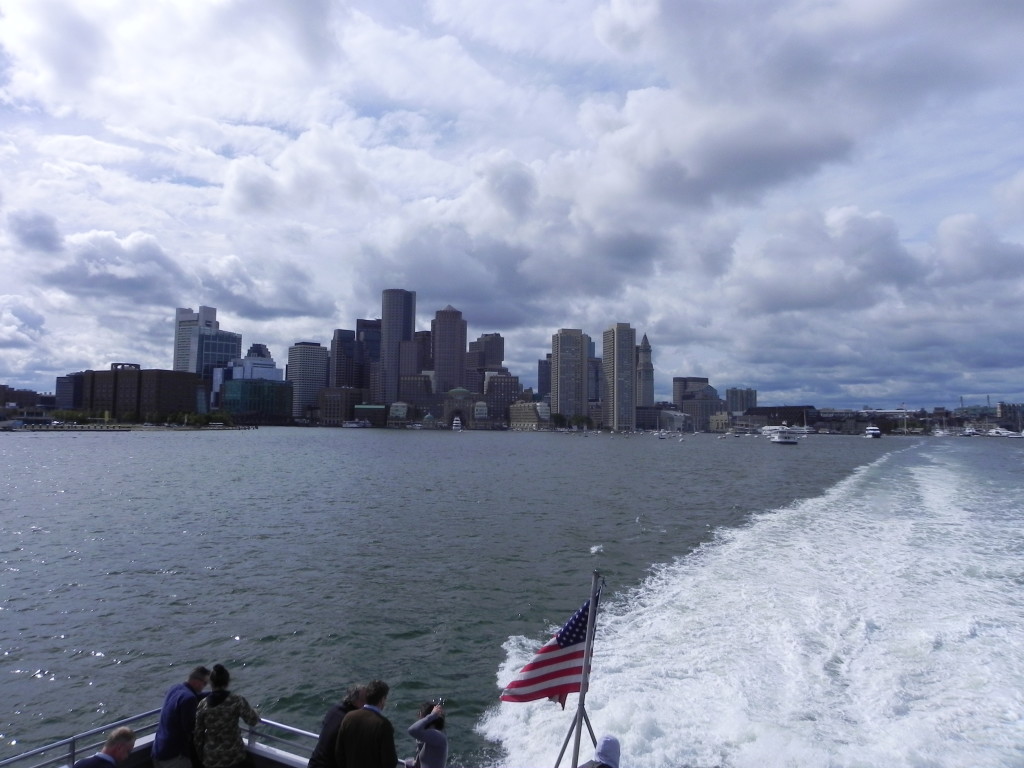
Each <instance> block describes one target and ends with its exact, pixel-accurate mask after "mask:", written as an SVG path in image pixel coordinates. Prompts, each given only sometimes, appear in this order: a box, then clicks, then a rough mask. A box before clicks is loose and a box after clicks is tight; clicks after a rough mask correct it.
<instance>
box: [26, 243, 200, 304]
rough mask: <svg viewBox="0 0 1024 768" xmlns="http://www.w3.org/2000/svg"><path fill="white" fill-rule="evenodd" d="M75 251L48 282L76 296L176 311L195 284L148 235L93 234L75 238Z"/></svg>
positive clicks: (73, 248)
mask: <svg viewBox="0 0 1024 768" xmlns="http://www.w3.org/2000/svg"><path fill="white" fill-rule="evenodd" d="M69 250H70V252H71V257H70V259H69V260H68V261H67V263H66V264H65V265H64V266H63V267H61V268H60V269H56V270H53V271H51V272H49V273H47V275H46V277H47V281H48V282H49V284H51V285H53V286H56V287H58V288H60V289H62V290H64V291H65V292H67V293H68V294H70V295H72V296H77V297H80V298H87V299H104V298H109V299H111V300H115V301H122V302H136V303H138V304H143V305H153V304H165V305H167V306H174V305H175V299H176V297H177V296H178V295H179V294H181V293H183V292H185V291H186V290H187V286H190V285H191V281H190V280H189V278H188V277H187V276H186V275H185V273H184V272H182V270H181V269H180V268H179V267H178V265H177V264H176V263H175V262H174V261H173V260H172V259H171V258H170V257H168V256H167V254H165V253H164V252H163V249H161V248H160V246H159V244H158V243H157V242H156V240H155V239H154V238H152V237H150V236H148V235H142V234H138V233H136V234H134V235H130V236H128V237H127V238H124V239H123V240H119V239H118V238H116V237H115V236H114V235H113V234H112V233H110V232H91V233H89V234H87V235H84V236H80V237H77V238H74V239H73V242H72V243H71V244H70V246H69Z"/></svg>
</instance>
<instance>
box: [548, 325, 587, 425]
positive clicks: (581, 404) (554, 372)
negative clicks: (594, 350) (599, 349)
mask: <svg viewBox="0 0 1024 768" xmlns="http://www.w3.org/2000/svg"><path fill="white" fill-rule="evenodd" d="M589 349H590V337H589V336H588V335H587V334H585V333H584V332H583V331H581V330H580V329H578V328H562V329H561V330H560V331H559V332H558V333H556V334H555V335H554V336H552V337H551V412H552V413H558V414H561V415H562V416H565V417H566V418H567V419H571V418H572V417H573V416H586V415H587V399H588V387H587V353H588V350H589Z"/></svg>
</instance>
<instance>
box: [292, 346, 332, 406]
mask: <svg viewBox="0 0 1024 768" xmlns="http://www.w3.org/2000/svg"><path fill="white" fill-rule="evenodd" d="M329 357H330V353H329V352H328V350H327V347H322V346H320V344H319V343H317V342H315V341H300V342H298V343H297V344H293V345H292V346H290V347H288V368H287V369H286V371H285V379H286V380H287V381H290V382H291V383H292V418H293V419H305V418H306V416H307V411H308V409H309V408H310V407H311V406H314V405H316V396H317V393H318V392H320V390H321V389H323V388H324V387H326V386H327V374H328V367H329V362H328V358H329Z"/></svg>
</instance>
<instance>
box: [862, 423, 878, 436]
mask: <svg viewBox="0 0 1024 768" xmlns="http://www.w3.org/2000/svg"><path fill="white" fill-rule="evenodd" d="M881 436H882V430H880V429H879V428H878V427H876V426H875V425H874V424H872V425H870V426H869V427H868V428H867V429H865V430H864V437H874V438H879V437H881Z"/></svg>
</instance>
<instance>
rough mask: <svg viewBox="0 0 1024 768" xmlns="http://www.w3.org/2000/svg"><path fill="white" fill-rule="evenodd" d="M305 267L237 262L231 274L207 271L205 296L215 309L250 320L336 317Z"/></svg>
mask: <svg viewBox="0 0 1024 768" xmlns="http://www.w3.org/2000/svg"><path fill="white" fill-rule="evenodd" d="M315 282H316V281H315V280H314V279H313V278H312V276H311V275H309V273H307V272H306V271H305V270H303V269H302V268H300V267H298V266H296V265H294V264H289V263H287V262H275V263H264V262H248V263H245V264H243V263H242V262H241V261H240V260H237V259H236V260H233V261H232V262H231V263H230V265H229V269H228V270H227V274H224V273H223V272H217V273H213V272H210V271H207V272H205V273H204V275H203V278H202V283H203V289H202V290H203V294H204V295H205V296H208V297H209V298H208V299H207V301H209V302H210V304H211V305H212V306H216V307H217V308H218V309H222V310H224V311H225V312H230V313H232V314H235V315H238V316H239V317H242V318H245V319H247V320H280V319H283V318H303V317H314V318H321V319H329V318H332V317H333V316H334V315H335V313H336V307H335V304H334V302H333V301H332V300H331V298H330V297H329V296H327V295H326V294H324V293H323V292H322V291H320V290H318V289H317V288H316V287H315Z"/></svg>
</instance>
